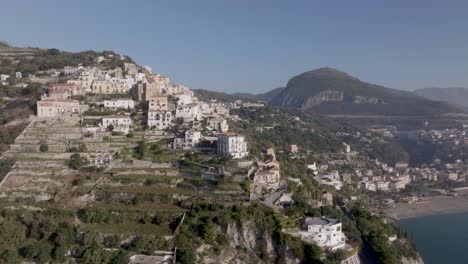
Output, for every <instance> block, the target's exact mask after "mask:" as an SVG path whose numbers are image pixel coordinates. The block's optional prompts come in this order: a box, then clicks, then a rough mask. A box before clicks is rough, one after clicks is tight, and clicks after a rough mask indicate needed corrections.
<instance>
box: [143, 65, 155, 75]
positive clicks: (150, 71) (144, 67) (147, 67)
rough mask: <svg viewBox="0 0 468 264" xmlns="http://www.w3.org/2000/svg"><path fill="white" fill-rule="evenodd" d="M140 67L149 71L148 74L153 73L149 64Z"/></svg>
mask: <svg viewBox="0 0 468 264" xmlns="http://www.w3.org/2000/svg"><path fill="white" fill-rule="evenodd" d="M142 68H143V69H145V70H146V71H147V72H149V74H153V68H151V66H148V65H143V66H142Z"/></svg>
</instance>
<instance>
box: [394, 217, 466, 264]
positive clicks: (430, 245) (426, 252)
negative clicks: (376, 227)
mask: <svg viewBox="0 0 468 264" xmlns="http://www.w3.org/2000/svg"><path fill="white" fill-rule="evenodd" d="M400 226H401V227H403V228H404V229H406V230H407V232H408V235H409V236H412V237H413V238H414V239H415V241H416V244H417V246H418V250H419V253H420V254H421V256H422V258H423V259H424V263H426V264H445V263H450V264H468V213H456V214H442V215H433V216H424V217H416V218H408V219H401V220H400Z"/></svg>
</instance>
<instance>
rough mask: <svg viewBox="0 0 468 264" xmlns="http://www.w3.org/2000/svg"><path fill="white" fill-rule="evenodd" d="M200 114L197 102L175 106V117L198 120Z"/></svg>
mask: <svg viewBox="0 0 468 264" xmlns="http://www.w3.org/2000/svg"><path fill="white" fill-rule="evenodd" d="M200 116H201V111H200V107H199V106H198V105H197V104H186V105H180V106H177V110H176V117H177V118H179V117H181V118H183V119H184V120H185V121H193V120H199V118H200Z"/></svg>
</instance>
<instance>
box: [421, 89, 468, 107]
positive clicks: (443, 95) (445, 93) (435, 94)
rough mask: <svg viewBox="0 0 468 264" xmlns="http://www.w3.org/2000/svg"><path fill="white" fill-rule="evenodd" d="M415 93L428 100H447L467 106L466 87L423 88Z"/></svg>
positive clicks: (467, 91) (467, 93)
mask: <svg viewBox="0 0 468 264" xmlns="http://www.w3.org/2000/svg"><path fill="white" fill-rule="evenodd" d="M414 93H415V94H417V95H419V96H421V97H424V98H426V99H429V100H434V101H442V102H447V103H449V104H454V105H458V106H461V107H463V108H465V109H466V108H468V88H463V87H452V88H423V89H418V90H415V91H414Z"/></svg>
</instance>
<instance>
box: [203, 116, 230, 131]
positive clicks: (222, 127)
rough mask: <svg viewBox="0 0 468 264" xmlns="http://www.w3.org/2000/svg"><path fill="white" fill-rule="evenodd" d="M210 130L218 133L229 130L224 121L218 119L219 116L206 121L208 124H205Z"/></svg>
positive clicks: (220, 118)
mask: <svg viewBox="0 0 468 264" xmlns="http://www.w3.org/2000/svg"><path fill="white" fill-rule="evenodd" d="M207 125H208V126H209V127H210V128H212V129H214V130H216V131H219V132H222V133H224V132H227V131H228V130H229V125H228V123H227V121H226V119H224V118H222V117H220V116H216V117H213V118H210V119H208V124H207Z"/></svg>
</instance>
